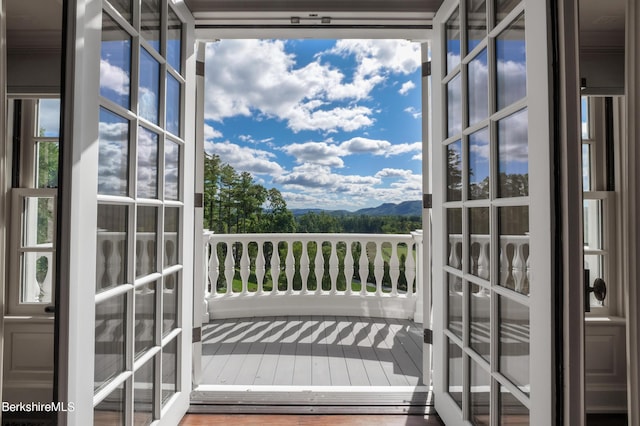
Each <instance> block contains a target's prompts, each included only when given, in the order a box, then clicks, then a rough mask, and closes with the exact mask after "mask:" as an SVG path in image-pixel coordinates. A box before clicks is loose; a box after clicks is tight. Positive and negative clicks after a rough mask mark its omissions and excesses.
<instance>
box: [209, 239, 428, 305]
mask: <svg viewBox="0 0 640 426" xmlns="http://www.w3.org/2000/svg"><path fill="white" fill-rule="evenodd" d="M417 235H419V238H418V237H417V236H416V235H387V234H375V235H374V234H232V235H229V234H212V233H205V244H206V247H205V250H206V251H205V253H208V254H209V257H208V262H207V265H208V270H207V272H208V273H207V275H206V276H207V277H208V283H207V284H205V285H206V287H207V288H208V289H210V291H209V292H208V293H207V297H206V300H207V302H208V306H209V313H210V317H211V318H232V317H239V316H256V315H303V314H305V315H355V316H358V315H362V316H378V317H392V318H413V316H414V315H415V305H416V301H417V300H418V299H419V298H421V296H420V295H419V294H418V292H419V291H421V290H422V285H421V283H420V281H421V279H420V278H421V275H420V274H418V273H417V272H416V269H417V268H419V265H420V264H421V262H422V259H421V257H420V256H421V255H420V256H418V253H420V249H419V245H420V244H422V238H421V237H422V234H421V233H420V234H417ZM414 280H415V284H414Z"/></svg>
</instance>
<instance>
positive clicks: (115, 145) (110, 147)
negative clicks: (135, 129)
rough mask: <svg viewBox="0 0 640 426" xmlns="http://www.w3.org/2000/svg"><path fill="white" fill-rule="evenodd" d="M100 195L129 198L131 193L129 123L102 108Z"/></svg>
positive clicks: (99, 157) (99, 163)
mask: <svg viewBox="0 0 640 426" xmlns="http://www.w3.org/2000/svg"><path fill="white" fill-rule="evenodd" d="M99 137H100V140H99V154H98V193H99V194H103V195H121V196H127V195H128V191H129V121H128V120H126V119H124V118H122V117H120V116H119V115H116V114H114V113H112V112H111V111H108V110H106V109H104V108H100V136H99Z"/></svg>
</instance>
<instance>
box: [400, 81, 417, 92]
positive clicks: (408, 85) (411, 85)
mask: <svg viewBox="0 0 640 426" xmlns="http://www.w3.org/2000/svg"><path fill="white" fill-rule="evenodd" d="M415 87H416V85H415V84H414V83H413V81H411V80H409V81H407V82H405V83H403V84H402V87H400V90H398V93H400V94H401V95H406V94H407V93H409V91H410V90H412V89H415Z"/></svg>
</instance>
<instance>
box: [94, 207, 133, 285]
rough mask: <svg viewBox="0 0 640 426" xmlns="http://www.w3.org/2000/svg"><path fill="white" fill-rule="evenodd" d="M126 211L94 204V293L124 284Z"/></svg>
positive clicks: (125, 279) (125, 270)
mask: <svg viewBox="0 0 640 426" xmlns="http://www.w3.org/2000/svg"><path fill="white" fill-rule="evenodd" d="M128 215H129V213H128V207H127V206H118V205H108V204H98V231H97V250H96V293H100V292H102V291H104V290H107V289H109V288H112V287H115V286H117V285H120V284H124V283H126V282H127V259H128V254H127V253H128V250H127V248H128V247H127V229H128V228H127V227H128V220H127V219H128Z"/></svg>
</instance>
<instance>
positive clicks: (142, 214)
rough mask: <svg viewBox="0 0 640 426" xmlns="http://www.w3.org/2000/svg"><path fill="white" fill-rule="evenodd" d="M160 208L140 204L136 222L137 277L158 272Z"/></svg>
mask: <svg viewBox="0 0 640 426" xmlns="http://www.w3.org/2000/svg"><path fill="white" fill-rule="evenodd" d="M157 242H158V208H157V207H149V206H138V214H137V223H136V278H138V277H141V276H143V275H148V274H151V273H153V272H157V271H158V268H157V262H156V259H157V254H156V244H157Z"/></svg>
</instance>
